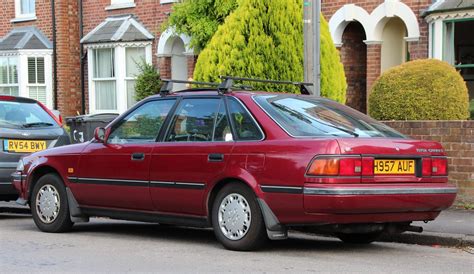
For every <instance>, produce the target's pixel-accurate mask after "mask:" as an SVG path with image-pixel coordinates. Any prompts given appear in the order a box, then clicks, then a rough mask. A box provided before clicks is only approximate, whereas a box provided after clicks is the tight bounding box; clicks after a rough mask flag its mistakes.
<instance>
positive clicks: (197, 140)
mask: <svg viewBox="0 0 474 274" xmlns="http://www.w3.org/2000/svg"><path fill="white" fill-rule="evenodd" d="M233 146H234V141H233V138H232V133H231V129H230V126H229V122H228V117H227V112H226V106H225V102H224V100H223V98H222V96H218V97H195V96H194V97H188V98H183V99H182V100H181V102H180V103H179V105H178V107H177V109H176V111H175V113H174V115H173V118H172V120H171V122H170V125H169V127H168V130H167V134H166V135H165V136H164V138H163V139H162V142H158V143H156V144H155V146H154V148H153V152H152V157H151V168H150V180H151V183H150V193H151V197H152V200H153V204H154V206H155V209H156V210H158V211H160V212H164V213H172V214H190V215H203V214H204V212H205V208H204V203H203V201H204V198H205V197H204V194H205V192H206V189H207V188H208V187H209V186H210V184H212V183H214V182H215V181H216V179H217V178H219V177H220V176H222V173H223V172H224V170H225V167H226V164H227V163H228V160H229V159H230V154H231V152H232V148H233Z"/></svg>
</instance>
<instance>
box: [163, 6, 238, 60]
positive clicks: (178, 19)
mask: <svg viewBox="0 0 474 274" xmlns="http://www.w3.org/2000/svg"><path fill="white" fill-rule="evenodd" d="M237 6H238V0H184V1H183V2H181V3H177V4H175V5H173V8H172V9H173V11H172V13H171V14H170V17H169V18H168V20H167V21H166V22H165V24H164V25H163V29H167V28H170V27H172V28H174V30H175V31H176V32H177V33H183V34H186V35H188V36H189V37H191V42H190V46H191V47H192V48H194V50H195V51H196V52H200V51H201V50H202V49H204V47H205V46H206V45H207V43H208V42H209V40H211V38H212V36H213V35H214V33H215V32H216V31H217V28H218V27H219V25H221V24H222V23H224V20H225V18H226V17H227V16H228V15H229V14H230V13H231V12H232V11H234V10H235V9H236V8H237Z"/></svg>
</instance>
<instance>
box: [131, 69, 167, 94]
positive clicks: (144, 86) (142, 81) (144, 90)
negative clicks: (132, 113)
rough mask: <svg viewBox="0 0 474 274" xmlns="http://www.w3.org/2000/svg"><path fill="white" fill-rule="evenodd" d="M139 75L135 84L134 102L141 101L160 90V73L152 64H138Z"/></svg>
mask: <svg viewBox="0 0 474 274" xmlns="http://www.w3.org/2000/svg"><path fill="white" fill-rule="evenodd" d="M138 68H139V70H140V74H139V75H138V76H137V80H136V82H135V100H137V102H138V101H141V100H143V99H145V98H146V97H148V96H151V95H154V94H157V93H158V92H159V91H160V88H161V79H160V73H159V72H158V70H157V69H156V68H155V66H153V65H152V64H148V63H146V62H142V63H140V64H138Z"/></svg>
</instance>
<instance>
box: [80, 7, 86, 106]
mask: <svg viewBox="0 0 474 274" xmlns="http://www.w3.org/2000/svg"><path fill="white" fill-rule="evenodd" d="M78 7H79V41H80V40H82V37H83V36H84V25H83V23H84V22H83V11H82V8H83V5H82V0H78ZM79 43H80V42H79ZM79 47H80V58H81V60H80V61H81V114H83V115H84V114H86V91H85V86H84V83H85V77H84V62H85V59H86V55H85V53H84V46H83V45H82V43H80V45H79Z"/></svg>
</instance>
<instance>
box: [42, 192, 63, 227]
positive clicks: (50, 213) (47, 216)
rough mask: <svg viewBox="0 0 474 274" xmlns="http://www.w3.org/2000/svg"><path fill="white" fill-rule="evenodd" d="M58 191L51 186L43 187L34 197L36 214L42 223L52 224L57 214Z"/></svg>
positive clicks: (58, 206) (58, 204)
mask: <svg viewBox="0 0 474 274" xmlns="http://www.w3.org/2000/svg"><path fill="white" fill-rule="evenodd" d="M60 201H61V200H60V199H59V192H58V190H57V189H56V188H55V187H54V186H52V185H44V186H43V187H41V189H40V190H39V191H38V194H37V195H36V213H38V216H39V218H40V219H41V221H42V222H43V223H47V224H49V223H52V222H54V220H56V218H57V217H58V214H59V208H60Z"/></svg>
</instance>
